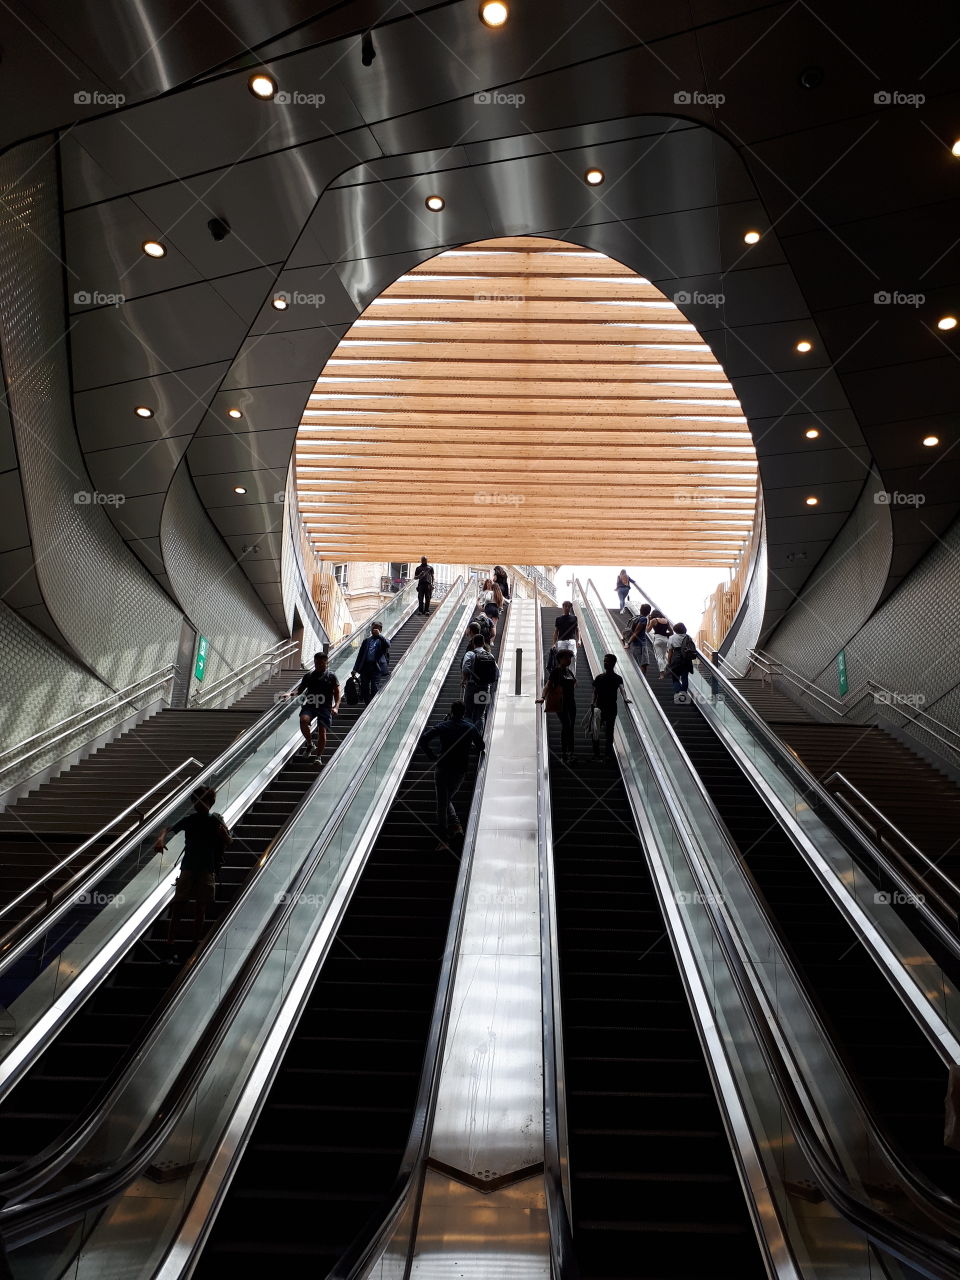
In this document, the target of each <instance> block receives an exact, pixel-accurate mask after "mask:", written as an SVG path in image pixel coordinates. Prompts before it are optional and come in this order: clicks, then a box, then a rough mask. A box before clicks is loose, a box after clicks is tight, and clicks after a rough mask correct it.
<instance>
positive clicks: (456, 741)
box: [419, 702, 485, 849]
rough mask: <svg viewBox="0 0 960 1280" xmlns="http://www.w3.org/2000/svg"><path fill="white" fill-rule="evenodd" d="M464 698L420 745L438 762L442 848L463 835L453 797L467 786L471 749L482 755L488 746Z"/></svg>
mask: <svg viewBox="0 0 960 1280" xmlns="http://www.w3.org/2000/svg"><path fill="white" fill-rule="evenodd" d="M465 711H466V708H465V707H464V705H463V703H462V702H455V703H454V704H453V705H452V706H451V708H450V715H449V716H448V718H447V719H446V720H441V722H440V723H439V724H431V725H427V727H426V729H424V731H423V733H422V734H421V735H420V742H419V746H421V747H422V748H423V750H424V751H425V752H426V754H427V755H428V756H429V757H430V759H431V760H432V761H433V762H434V766H435V767H434V771H433V774H434V782H435V784H436V788H437V834H438V836H439V837H440V842H439V844H438V845H437V848H438V849H445V848H448V847H449V840H450V837H451V836H462V835H463V827H462V825H461V823H460V819H459V817H458V816H457V811H456V809H455V808H454V804H453V800H454V796H456V794H457V792H458V791H459V790H460V788H461V787H462V786H463V780H464V778H465V777H466V775H467V769H468V768H469V767H470V751H471V748H475V749H476V750H477V752H478V753H479V754H480V755H481V756H482V755H483V752H484V750H485V748H484V745H483V737H482V735H481V733H480V731H479V729H478V728H477V726H476V725H475V724H474V723H473V721H472V720H468V719H467V718H466V714H465Z"/></svg>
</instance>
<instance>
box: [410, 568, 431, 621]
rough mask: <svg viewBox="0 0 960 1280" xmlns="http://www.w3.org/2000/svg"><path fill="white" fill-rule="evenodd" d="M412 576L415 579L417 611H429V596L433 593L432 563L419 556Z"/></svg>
mask: <svg viewBox="0 0 960 1280" xmlns="http://www.w3.org/2000/svg"><path fill="white" fill-rule="evenodd" d="M413 576H414V577H415V578H416V580H417V613H429V612H430V597H431V596H432V595H433V565H432V564H429V563H428V562H427V557H426V556H421V557H420V563H419V564H418V565H417V567H416V568H415V569H414V571H413Z"/></svg>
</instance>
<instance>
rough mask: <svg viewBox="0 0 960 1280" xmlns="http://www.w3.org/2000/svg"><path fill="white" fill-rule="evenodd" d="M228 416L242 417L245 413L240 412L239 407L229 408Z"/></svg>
mask: <svg viewBox="0 0 960 1280" xmlns="http://www.w3.org/2000/svg"><path fill="white" fill-rule="evenodd" d="M227 417H228V418H242V417H243V414H242V413H241V412H240V410H239V409H228V410H227Z"/></svg>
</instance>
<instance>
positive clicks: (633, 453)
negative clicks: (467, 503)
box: [297, 436, 757, 475]
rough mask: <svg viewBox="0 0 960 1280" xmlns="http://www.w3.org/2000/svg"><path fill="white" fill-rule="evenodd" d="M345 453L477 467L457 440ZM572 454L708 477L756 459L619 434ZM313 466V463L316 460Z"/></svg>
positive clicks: (538, 455) (369, 444) (320, 453)
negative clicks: (647, 443) (619, 439)
mask: <svg viewBox="0 0 960 1280" xmlns="http://www.w3.org/2000/svg"><path fill="white" fill-rule="evenodd" d="M558 443H559V442H558ZM345 452H346V450H345V449H344V446H343V444H342V443H339V442H337V441H330V442H329V443H325V444H324V443H319V442H316V443H312V444H301V445H298V446H297V462H298V463H299V462H303V463H305V464H306V465H308V466H309V465H310V463H311V461H313V460H314V459H318V458H320V459H322V458H342V457H343V456H344V453H345ZM349 452H350V454H351V455H352V457H354V458H355V459H357V461H358V462H360V461H362V462H366V460H367V459H369V458H388V459H389V460H390V465H391V466H392V465H393V464H394V462H403V464H404V465H409V466H413V467H418V466H420V465H422V463H423V462H424V461H425V460H432V461H434V462H435V464H436V465H437V466H438V467H439V466H442V467H443V468H444V469H445V470H447V469H450V468H454V469H456V468H462V469H464V470H466V471H467V472H469V473H471V474H473V473H475V472H476V469H477V468H476V458H475V457H474V459H473V460H471V459H470V458H467V459H466V460H465V459H464V452H465V449H464V442H463V441H460V442H458V443H457V444H451V443H449V442H444V443H442V444H436V443H435V444H431V445H429V446H425V445H423V444H417V443H414V444H408V443H407V442H406V441H397V440H393V441H388V440H377V439H372V440H362V441H354V442H353V443H351V445H350V448H349ZM543 455H544V448H543V442H542V441H534V442H532V443H530V444H510V445H501V446H500V447H499V448H498V449H497V451H496V454H495V455H493V460H494V461H495V462H496V463H497V464H498V465H500V464H503V463H508V462H509V463H512V462H527V461H529V462H533V463H535V464H538V465H539V464H540V462H541V461H542V460H543ZM577 458H578V460H579V461H580V462H582V463H589V462H606V463H610V464H612V465H614V466H617V465H619V464H620V463H624V464H627V463H631V464H637V468H636V469H637V470H641V471H642V470H644V469H649V470H650V471H651V472H654V473H655V472H659V471H668V472H669V471H673V470H682V471H697V472H702V473H703V474H704V475H712V474H714V473H715V472H717V471H727V470H730V471H735V472H737V473H740V472H743V473H745V474H750V475H752V474H753V473H754V472H755V471H756V469H757V463H756V459H754V458H751V457H750V455H749V452H747V451H741V452H740V454H739V455H738V454H737V452H736V451H735V450H727V451H725V452H723V453H719V452H715V451H710V452H707V451H705V450H696V449H694V450H690V451H689V452H685V451H684V450H682V449H680V448H679V447H678V448H675V449H673V450H671V457H670V458H669V459H667V458H665V457H664V451H663V449H660V448H656V447H652V448H646V447H644V446H643V445H642V444H634V443H632V440H631V437H629V436H625V437H624V443H622V444H619V443H612V442H611V443H609V444H606V445H599V444H593V445H587V444H582V443H581V442H580V441H579V440H578V441H577ZM640 464H642V466H640ZM316 465H318V466H319V465H322V463H317V464H316Z"/></svg>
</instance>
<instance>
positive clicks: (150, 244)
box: [140, 240, 167, 258]
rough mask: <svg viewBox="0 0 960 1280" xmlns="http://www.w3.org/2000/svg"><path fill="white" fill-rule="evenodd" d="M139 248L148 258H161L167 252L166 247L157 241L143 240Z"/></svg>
mask: <svg viewBox="0 0 960 1280" xmlns="http://www.w3.org/2000/svg"><path fill="white" fill-rule="evenodd" d="M140 248H141V249H142V250H143V252H144V253H145V254H146V255H147V257H148V258H162V257H163V255H164V254H165V253H166V252H167V250H166V247H165V246H164V245H162V244H161V243H160V241H159V240H144V242H143V244H142V245H141V246H140Z"/></svg>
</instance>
